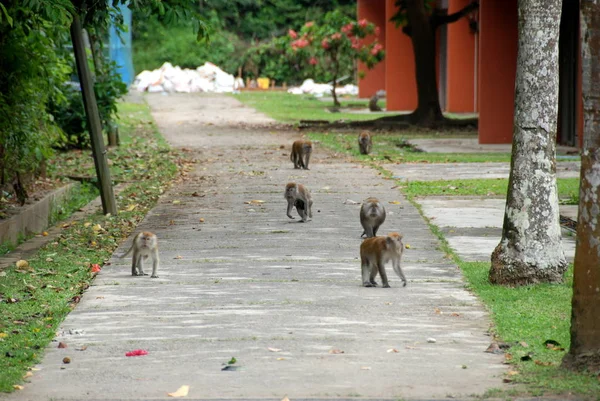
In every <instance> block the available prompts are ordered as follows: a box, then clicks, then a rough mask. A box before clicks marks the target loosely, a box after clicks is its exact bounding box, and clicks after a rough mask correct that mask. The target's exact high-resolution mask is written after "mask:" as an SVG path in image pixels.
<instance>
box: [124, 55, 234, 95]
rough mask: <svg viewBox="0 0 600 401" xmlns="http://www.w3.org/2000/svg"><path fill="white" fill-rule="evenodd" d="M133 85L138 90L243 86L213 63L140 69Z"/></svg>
mask: <svg viewBox="0 0 600 401" xmlns="http://www.w3.org/2000/svg"><path fill="white" fill-rule="evenodd" d="M133 87H134V88H135V89H137V90H138V91H140V92H145V91H147V92H185V93H190V92H219V93H221V92H233V91H235V90H237V89H239V88H243V87H244V81H243V80H242V79H241V78H234V76H233V75H231V74H228V73H226V72H225V71H223V70H222V69H220V68H219V67H217V66H216V65H214V64H213V63H209V62H206V63H204V65H202V66H200V67H198V68H196V69H195V70H190V69H188V68H184V69H181V68H180V67H179V66H175V67H173V65H172V64H171V63H168V62H167V63H164V64H163V65H162V66H161V67H160V68H159V69H157V70H154V71H147V70H145V71H142V72H140V73H139V74H138V76H136V77H135V81H134V82H133Z"/></svg>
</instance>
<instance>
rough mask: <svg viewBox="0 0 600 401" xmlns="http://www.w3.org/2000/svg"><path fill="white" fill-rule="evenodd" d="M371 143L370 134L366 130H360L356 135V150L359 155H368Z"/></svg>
mask: <svg viewBox="0 0 600 401" xmlns="http://www.w3.org/2000/svg"><path fill="white" fill-rule="evenodd" d="M372 147H373V143H372V142H371V134H369V133H368V132H361V133H360V134H359V135H358V150H359V151H360V154H361V155H368V154H369V153H371V148H372Z"/></svg>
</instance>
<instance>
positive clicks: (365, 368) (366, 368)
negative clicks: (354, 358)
mask: <svg viewBox="0 0 600 401" xmlns="http://www.w3.org/2000/svg"><path fill="white" fill-rule="evenodd" d="M360 370H371V367H370V366H361V367H360Z"/></svg>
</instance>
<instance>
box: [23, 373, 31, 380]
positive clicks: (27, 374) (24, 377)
mask: <svg viewBox="0 0 600 401" xmlns="http://www.w3.org/2000/svg"><path fill="white" fill-rule="evenodd" d="M32 376H33V373H31V372H27V373H25V374H24V375H23V379H27V378H29V377H32Z"/></svg>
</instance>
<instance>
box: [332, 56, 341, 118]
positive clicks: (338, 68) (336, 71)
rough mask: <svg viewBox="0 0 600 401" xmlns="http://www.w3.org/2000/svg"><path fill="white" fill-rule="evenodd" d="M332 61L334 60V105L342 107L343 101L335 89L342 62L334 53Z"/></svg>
mask: <svg viewBox="0 0 600 401" xmlns="http://www.w3.org/2000/svg"><path fill="white" fill-rule="evenodd" d="M332 61H333V63H332V64H333V83H332V85H333V87H332V88H331V95H332V96H333V105H334V106H335V107H340V106H341V103H340V101H339V100H338V98H337V93H336V91H335V89H336V86H337V78H338V71H339V70H340V63H339V61H338V58H337V54H335V55H332Z"/></svg>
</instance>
